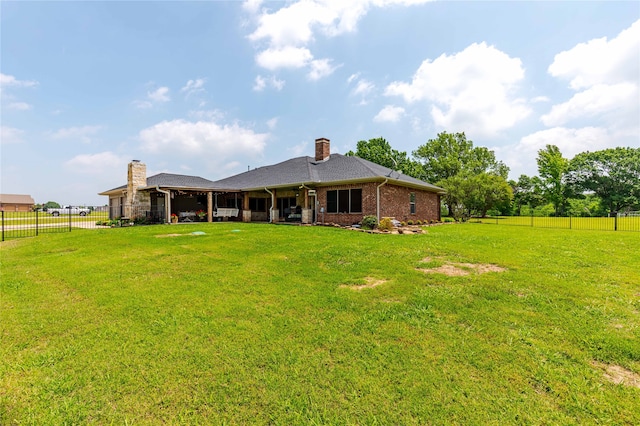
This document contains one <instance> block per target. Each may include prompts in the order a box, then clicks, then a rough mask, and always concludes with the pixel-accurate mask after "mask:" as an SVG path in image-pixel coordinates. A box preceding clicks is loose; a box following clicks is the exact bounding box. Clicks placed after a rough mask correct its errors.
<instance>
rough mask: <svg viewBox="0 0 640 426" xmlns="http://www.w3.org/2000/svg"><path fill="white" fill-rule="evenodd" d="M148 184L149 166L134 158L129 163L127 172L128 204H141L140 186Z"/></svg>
mask: <svg viewBox="0 0 640 426" xmlns="http://www.w3.org/2000/svg"><path fill="white" fill-rule="evenodd" d="M141 186H147V166H146V164H144V163H141V162H140V160H133V161H131V162H130V163H129V171H128V174H127V204H128V205H130V206H132V205H134V204H139V200H138V197H137V195H138V188H139V187H141Z"/></svg>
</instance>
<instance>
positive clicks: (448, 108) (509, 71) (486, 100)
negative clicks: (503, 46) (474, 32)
mask: <svg viewBox="0 0 640 426" xmlns="http://www.w3.org/2000/svg"><path fill="white" fill-rule="evenodd" d="M523 79H524V68H523V66H522V62H521V61H520V59H518V58H511V57H509V55H507V54H506V53H504V52H502V51H500V50H498V49H496V48H495V47H494V46H488V45H487V44H486V43H484V42H483V43H480V44H478V43H474V44H472V45H470V46H468V47H467V48H466V49H464V50H463V51H461V52H458V53H456V54H454V55H451V56H449V55H446V54H443V55H441V56H440V57H438V58H436V59H435V60H433V61H432V60H430V59H427V60H425V61H424V62H423V63H422V65H420V67H419V68H418V70H417V71H416V73H415V74H414V76H413V79H412V81H411V82H410V83H405V82H399V81H396V82H393V83H391V84H389V85H388V86H387V88H386V90H385V95H387V96H402V97H403V98H404V100H405V101H406V102H407V103H414V102H419V101H428V102H429V103H430V104H431V118H432V119H433V121H434V123H435V125H436V126H437V127H440V128H443V129H447V130H449V131H467V132H468V133H473V134H477V135H485V136H491V135H495V134H496V133H498V132H500V131H502V130H505V129H508V128H510V127H513V126H514V125H516V124H517V123H518V122H519V121H521V120H523V119H524V118H525V117H527V116H528V115H529V114H530V113H531V110H530V108H529V107H528V105H527V103H526V101H525V100H524V99H521V98H518V97H517V96H516V91H517V89H518V86H519V84H520V83H521V82H522V80H523Z"/></svg>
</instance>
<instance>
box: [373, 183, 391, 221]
mask: <svg viewBox="0 0 640 426" xmlns="http://www.w3.org/2000/svg"><path fill="white" fill-rule="evenodd" d="M387 182H389V179H385V180H384V182H382V183H381V184H380V185H378V186H377V187H376V216H377V217H378V222H380V188H381V187H382V186H384V185H386V183H387Z"/></svg>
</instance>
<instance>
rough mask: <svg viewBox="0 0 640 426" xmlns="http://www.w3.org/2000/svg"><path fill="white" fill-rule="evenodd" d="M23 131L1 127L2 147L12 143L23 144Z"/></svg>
mask: <svg viewBox="0 0 640 426" xmlns="http://www.w3.org/2000/svg"><path fill="white" fill-rule="evenodd" d="M23 134H24V131H23V130H20V129H16V128H15V127H9V126H0V143H2V145H5V144H10V143H22V135H23Z"/></svg>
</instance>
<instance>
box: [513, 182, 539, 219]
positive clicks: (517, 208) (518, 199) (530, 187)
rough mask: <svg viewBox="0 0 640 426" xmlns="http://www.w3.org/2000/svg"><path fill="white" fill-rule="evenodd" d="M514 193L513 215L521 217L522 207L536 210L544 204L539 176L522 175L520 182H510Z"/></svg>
mask: <svg viewBox="0 0 640 426" xmlns="http://www.w3.org/2000/svg"><path fill="white" fill-rule="evenodd" d="M509 185H511V190H512V191H513V213H514V214H515V215H517V216H520V214H521V213H522V207H524V206H528V207H529V208H531V209H534V208H536V207H538V206H540V205H542V204H544V197H543V195H542V182H541V181H540V178H539V177H538V176H533V177H529V176H527V175H520V177H519V178H518V181H517V182H516V181H513V180H511V181H509Z"/></svg>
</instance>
